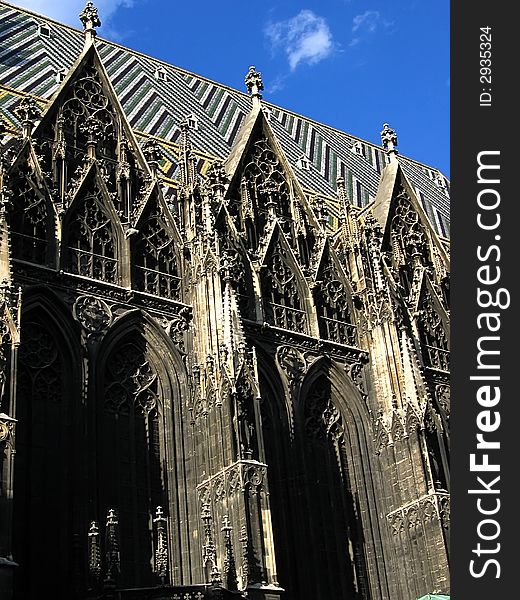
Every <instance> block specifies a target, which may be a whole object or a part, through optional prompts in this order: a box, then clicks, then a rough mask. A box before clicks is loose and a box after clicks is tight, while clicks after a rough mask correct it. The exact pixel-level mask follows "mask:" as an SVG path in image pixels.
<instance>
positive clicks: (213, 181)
mask: <svg viewBox="0 0 520 600" xmlns="http://www.w3.org/2000/svg"><path fill="white" fill-rule="evenodd" d="M207 177H208V182H209V185H210V187H211V189H212V190H213V193H214V194H215V196H216V197H217V199H218V200H222V198H223V197H224V192H225V191H226V186H227V184H228V183H229V177H228V176H227V173H226V169H225V168H224V165H223V164H222V162H221V161H220V160H217V161H215V162H214V163H212V164H211V166H210V168H209V169H208V172H207Z"/></svg>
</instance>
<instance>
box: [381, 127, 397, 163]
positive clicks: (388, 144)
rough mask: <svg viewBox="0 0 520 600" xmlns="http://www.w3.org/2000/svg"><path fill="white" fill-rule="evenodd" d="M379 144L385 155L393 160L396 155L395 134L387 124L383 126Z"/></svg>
mask: <svg viewBox="0 0 520 600" xmlns="http://www.w3.org/2000/svg"><path fill="white" fill-rule="evenodd" d="M381 142H382V143H383V148H384V149H385V151H386V153H387V154H388V155H389V156H390V160H393V159H395V155H396V154H397V134H396V132H395V131H394V130H393V129H392V128H391V127H390V126H389V125H388V123H385V124H384V125H383V131H382V132H381Z"/></svg>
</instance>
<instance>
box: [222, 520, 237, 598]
mask: <svg viewBox="0 0 520 600" xmlns="http://www.w3.org/2000/svg"><path fill="white" fill-rule="evenodd" d="M221 531H222V533H223V534H224V546H225V548H226V556H225V559H224V585H225V586H226V588H227V589H228V590H231V591H234V592H236V591H238V580H237V570H236V564H235V555H234V553H233V543H232V541H231V532H232V531H233V528H232V527H231V522H230V520H229V516H228V515H225V516H224V518H223V519H222V530H221Z"/></svg>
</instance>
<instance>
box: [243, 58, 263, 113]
mask: <svg viewBox="0 0 520 600" xmlns="http://www.w3.org/2000/svg"><path fill="white" fill-rule="evenodd" d="M244 81H245V83H246V86H247V91H248V92H249V93H250V94H251V98H252V99H253V106H260V100H261V99H262V94H260V92H261V91H262V90H263V89H264V83H263V81H262V73H260V72H259V71H257V70H256V67H253V66H251V67H249V71H248V72H247V75H246V78H245V80H244Z"/></svg>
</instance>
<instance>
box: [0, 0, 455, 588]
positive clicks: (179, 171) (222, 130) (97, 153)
mask: <svg viewBox="0 0 520 600" xmlns="http://www.w3.org/2000/svg"><path fill="white" fill-rule="evenodd" d="M0 10H1V14H2V27H3V28H4V29H3V33H2V40H3V43H2V44H3V46H2V50H1V52H2V54H1V55H0V68H1V69H2V78H1V85H0V94H1V96H0V100H1V104H0V109H1V110H2V130H1V136H2V146H1V162H0V281H1V285H0V311H1V322H0V323H1V329H0V332H1V337H0V342H1V345H0V394H1V396H0V402H1V404H0V590H1V593H2V598H4V597H5V598H13V599H16V600H22V599H25V598H29V597H33V596H36V595H44V596H46V597H47V596H48V597H50V598H56V599H62V598H67V599H69V598H78V599H94V598H120V599H134V598H135V599H136V600H137V599H145V598H163V599H166V598H167V599H171V600H174V599H182V600H192V599H193V600H201V599H202V598H213V597H215V598H217V597H218V598H228V597H236V598H241V597H248V598H252V599H258V600H260V599H262V600H278V599H279V598H280V599H287V600H311V599H312V600H327V599H330V598H344V599H345V600H350V599H352V600H354V599H356V600H416V599H417V598H419V597H420V596H422V595H424V594H427V593H432V592H444V593H447V592H449V570H448V549H449V528H450V527H449V526H450V519H449V514H450V513H449V506H450V504H449V415H450V401H449V242H448V239H447V227H448V221H447V217H448V216H449V215H448V206H449V202H448V189H447V188H448V184H447V181H446V180H445V179H444V178H443V176H442V175H441V174H440V173H438V172H436V171H435V170H434V169H431V168H429V167H426V166H424V165H419V163H416V162H414V161H412V160H410V159H407V158H404V157H401V156H400V155H398V152H397V136H396V134H395V132H394V131H393V130H392V129H391V127H389V126H388V125H385V126H384V128H383V131H382V134H381V135H382V146H381V147H375V146H373V145H370V144H368V143H365V142H363V141H361V140H357V139H355V138H353V137H351V136H347V135H346V134H342V133H341V132H337V131H335V130H332V129H330V128H327V127H326V126H324V125H320V124H317V123H314V122H312V121H309V120H306V119H304V118H303V117H299V116H298V115H294V114H292V113H289V112H288V111H283V110H282V109H280V108H279V107H275V106H274V105H270V104H269V103H267V102H265V101H264V100H263V99H262V95H261V92H262V90H263V83H262V79H261V75H260V73H259V72H258V71H257V70H256V69H255V68H254V67H251V68H250V69H249V72H248V73H247V76H246V78H245V83H246V87H247V91H248V93H247V94H245V93H241V92H237V91H235V90H229V89H228V88H224V87H223V86H219V85H218V84H214V83H213V82H209V81H207V80H204V79H203V78H198V77H197V76H195V75H193V74H190V73H187V72H184V71H182V70H181V69H177V68H174V67H171V66H168V65H164V64H162V63H159V61H154V60H153V59H149V58H148V57H143V56H142V55H137V54H132V53H131V51H128V50H126V49H124V48H122V47H120V46H117V45H114V44H111V43H109V42H106V41H103V40H100V39H99V40H98V39H96V29H97V28H98V27H99V25H100V20H99V17H98V14H97V11H96V9H95V7H94V6H93V5H92V4H91V3H90V2H89V3H88V4H87V6H86V8H85V10H84V11H83V12H82V14H81V16H80V18H81V22H82V25H83V31H82V32H79V31H76V30H73V29H71V28H67V27H65V26H62V25H60V24H57V23H54V22H53V21H50V20H48V19H45V18H43V17H39V16H37V15H33V14H32V13H28V12H26V11H22V10H20V9H16V8H14V7H12V6H10V5H8V4H5V3H3V2H2V3H0ZM20 32H24V33H23V35H25V36H26V37H25V38H23V35H22V33H20ZM21 36H22V37H21ZM31 44H32V46H31ZM59 60H63V63H60V62H59ZM132 86H133V87H132ZM134 88H135V89H134ZM208 98H209V100H208Z"/></svg>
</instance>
